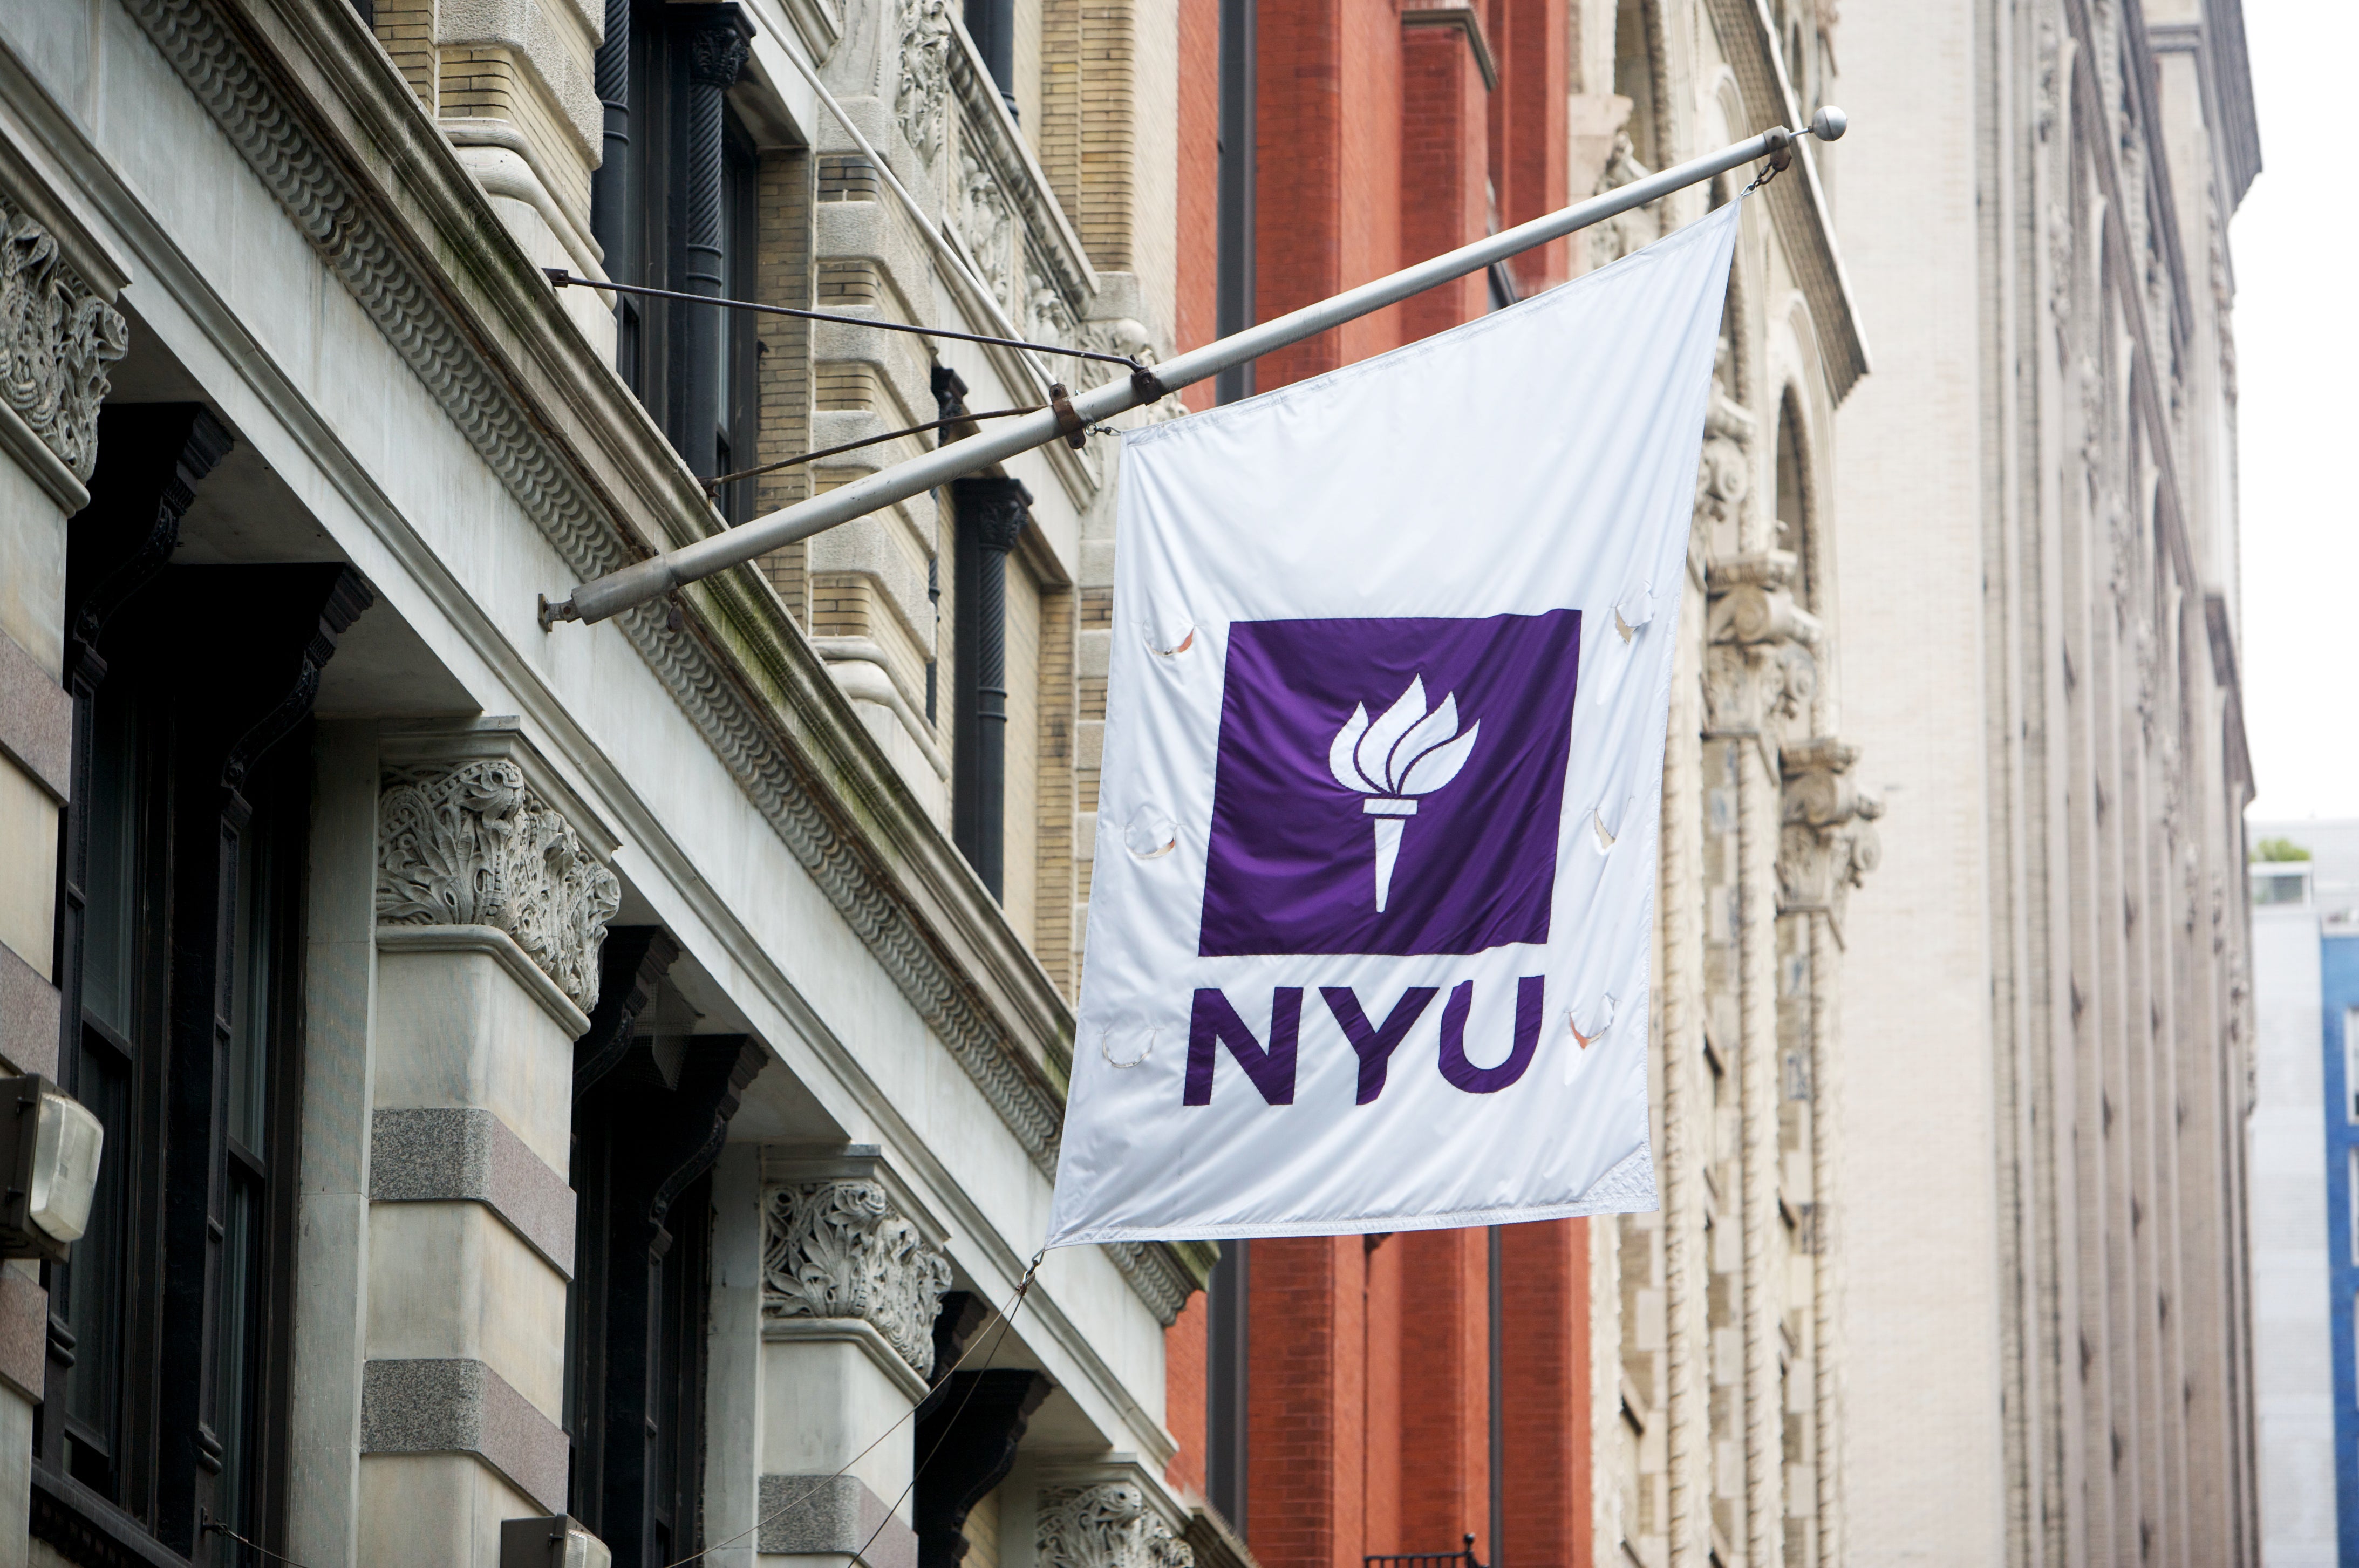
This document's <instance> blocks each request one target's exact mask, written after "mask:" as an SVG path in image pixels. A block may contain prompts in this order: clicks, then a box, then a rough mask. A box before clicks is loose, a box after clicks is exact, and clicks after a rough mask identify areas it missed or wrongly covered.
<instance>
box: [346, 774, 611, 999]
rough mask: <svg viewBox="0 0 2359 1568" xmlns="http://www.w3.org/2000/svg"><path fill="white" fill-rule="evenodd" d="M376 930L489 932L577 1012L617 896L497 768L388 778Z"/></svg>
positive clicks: (562, 826)
mask: <svg viewBox="0 0 2359 1568" xmlns="http://www.w3.org/2000/svg"><path fill="white" fill-rule="evenodd" d="M378 822H379V828H378V839H377V862H376V918H377V923H378V924H380V925H390V926H425V925H480V926H493V927H496V928H497V929H498V930H501V931H506V932H507V933H508V935H510V936H511V937H514V938H515V939H516V945H517V946H518V947H520V948H522V949H524V951H525V954H526V956H527V957H528V958H530V959H531V960H532V961H533V963H534V964H538V965H539V967H540V970H541V973H543V974H545V975H548V976H549V978H550V979H551V980H553V981H555V982H556V983H557V987H558V989H559V990H560V991H563V992H564V993H565V994H566V995H567V996H571V998H572V999H573V1001H574V1003H575V1004H576V1005H577V1006H579V1007H581V1008H582V1011H583V1012H585V1013H586V1012H588V1011H590V1010H591V1009H592V1008H593V1007H596V1006H597V1005H598V947H599V944H600V943H601V942H603V941H604V940H605V936H606V922H607V921H609V920H613V919H614V911H615V909H618V908H619V907H620V906H621V903H622V886H621V884H620V883H618V882H617V881H616V880H615V879H614V873H613V872H612V871H609V870H607V869H606V867H605V866H602V865H600V864H599V863H598V860H597V858H596V857H595V856H593V855H592V854H591V853H590V851H589V850H588V848H586V847H585V846H584V845H583V844H582V839H581V836H580V835H579V834H577V833H575V832H574V831H573V829H572V828H571V827H570V826H568V825H567V824H566V822H565V819H564V818H562V817H560V816H559V815H558V814H557V812H556V811H553V810H551V809H550V808H549V805H548V803H547V802H545V801H543V800H541V799H540V798H539V797H538V795H536V794H534V793H533V791H532V789H530V787H529V786H527V784H526V783H525V778H524V770H523V769H522V768H518V767H517V766H516V764H515V763H513V762H510V761H506V760H505V759H499V758H489V759H482V760H476V761H471V762H462V763H460V764H458V765H457V766H456V767H447V768H408V769H403V770H401V771H398V772H396V773H393V774H390V775H388V776H387V778H386V789H385V796H384V799H383V800H381V801H380V802H379V804H378Z"/></svg>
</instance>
